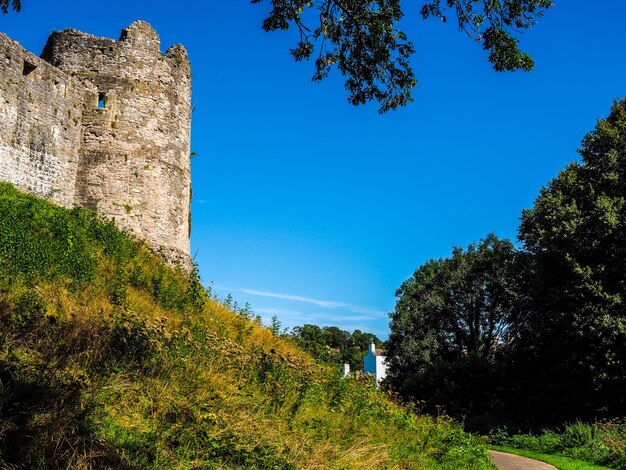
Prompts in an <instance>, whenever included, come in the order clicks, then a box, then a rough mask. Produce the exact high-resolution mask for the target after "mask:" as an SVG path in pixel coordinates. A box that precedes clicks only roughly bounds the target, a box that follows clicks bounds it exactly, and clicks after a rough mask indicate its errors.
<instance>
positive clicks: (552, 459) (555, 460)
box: [490, 446, 610, 470]
mask: <svg viewBox="0 0 626 470" xmlns="http://www.w3.org/2000/svg"><path fill="white" fill-rule="evenodd" d="M490 447H491V448H492V449H493V450H498V451H500V452H506V453H509V454H515V455H521V456H522V457H528V458H531V459H535V460H540V461H542V462H546V463H549V464H550V465H554V466H555V467H556V468H558V469H559V470H610V469H609V467H601V466H599V465H595V464H592V463H588V462H583V461H582V460H575V459H572V458H571V457H565V456H564V455H549V454H542V453H539V452H533V451H531V450H522V449H515V448H513V447H508V446H490Z"/></svg>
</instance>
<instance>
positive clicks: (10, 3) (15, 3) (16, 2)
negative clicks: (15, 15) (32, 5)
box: [0, 0, 22, 15]
mask: <svg viewBox="0 0 626 470" xmlns="http://www.w3.org/2000/svg"><path fill="white" fill-rule="evenodd" d="M10 8H12V9H13V10H15V11H17V12H19V11H20V9H21V8H22V4H21V0H0V9H2V13H3V14H4V15H6V14H7V13H8V12H9V9H10Z"/></svg>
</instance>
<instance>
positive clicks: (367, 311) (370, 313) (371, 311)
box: [235, 289, 387, 320]
mask: <svg viewBox="0 0 626 470" xmlns="http://www.w3.org/2000/svg"><path fill="white" fill-rule="evenodd" d="M235 290H237V291H239V292H244V293H246V294H248V295H254V296H258V297H269V298H272V299H281V300H290V301H293V302H303V303H307V304H311V305H315V306H317V307H322V308H328V309H338V308H341V309H345V310H349V311H350V312H353V313H358V314H360V315H364V317H359V318H363V319H365V318H367V319H369V320H374V319H376V318H377V317H378V318H380V317H384V316H386V315H387V312H385V311H383V310H378V309H375V308H370V307H361V306H358V305H353V304H351V303H348V302H340V301H337V300H321V299H314V298H312V297H304V296H301V295H293V294H282V293H277V292H266V291H259V290H254V289H235ZM352 318H355V317H352Z"/></svg>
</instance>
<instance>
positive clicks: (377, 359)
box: [363, 342, 387, 383]
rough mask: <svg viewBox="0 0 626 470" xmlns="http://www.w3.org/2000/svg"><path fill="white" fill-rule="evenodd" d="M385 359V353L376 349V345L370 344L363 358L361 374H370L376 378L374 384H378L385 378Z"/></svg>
mask: <svg viewBox="0 0 626 470" xmlns="http://www.w3.org/2000/svg"><path fill="white" fill-rule="evenodd" d="M385 359H386V358H385V351H384V350H382V349H376V345H375V344H374V343H373V342H372V344H370V348H369V350H368V351H367V354H366V355H365V357H364V358H363V372H365V373H366V374H372V375H373V376H374V377H376V382H377V383H380V381H381V380H383V379H384V378H385V377H386V376H387V362H386V361H385Z"/></svg>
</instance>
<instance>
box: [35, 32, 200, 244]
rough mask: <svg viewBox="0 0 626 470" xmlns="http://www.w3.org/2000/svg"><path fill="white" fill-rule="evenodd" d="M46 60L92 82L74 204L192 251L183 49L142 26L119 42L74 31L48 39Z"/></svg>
mask: <svg viewBox="0 0 626 470" xmlns="http://www.w3.org/2000/svg"><path fill="white" fill-rule="evenodd" d="M42 57H43V58H44V59H46V60H47V61H48V62H50V63H51V64H53V65H55V66H56V67H58V68H59V69H61V70H63V71H65V72H67V73H68V74H71V75H73V76H76V77H80V78H81V79H83V80H84V81H85V82H88V83H91V84H93V85H94V86H95V87H96V88H97V90H98V95H99V98H100V101H101V104H102V107H98V103H97V101H98V100H94V102H93V103H92V106H90V107H89V108H88V110H87V112H86V113H85V115H84V128H85V132H84V135H83V145H82V147H81V155H80V164H79V171H78V180H77V181H78V182H77V188H78V189H77V194H76V196H77V202H78V203H79V204H81V205H83V206H87V207H94V208H96V209H97V210H98V211H100V212H101V213H105V214H107V215H109V216H110V217H114V218H115V220H116V221H117V222H118V223H119V224H120V225H121V226H123V227H126V228H129V229H131V230H132V231H133V232H135V233H136V234H137V235H138V236H139V237H141V238H143V239H145V240H146V241H148V243H150V244H151V245H153V246H159V247H166V248H170V249H178V250H181V251H183V252H185V253H189V203H190V191H191V169H190V158H189V157H190V123H191V73H190V69H189V60H188V59H187V53H186V51H185V49H184V48H183V47H182V46H173V47H171V48H170V49H169V50H168V51H167V52H166V54H165V55H163V54H162V53H161V51H160V44H159V37H158V35H157V34H156V32H155V31H154V30H153V29H152V27H151V26H150V25H149V24H147V23H144V22H141V21H138V22H135V23H133V24H132V25H131V26H130V27H128V28H127V29H125V30H123V31H122V35H121V37H120V40H119V41H114V40H111V39H104V38H98V37H95V36H91V35H89V34H85V33H82V32H80V31H76V30H72V29H70V30H65V31H61V32H57V33H54V34H52V35H51V36H50V39H49V40H48V43H47V45H46V47H45V48H44V52H43V54H42Z"/></svg>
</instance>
